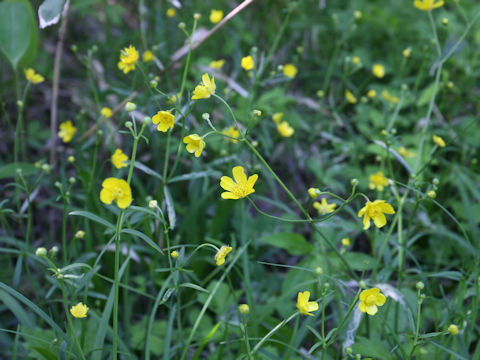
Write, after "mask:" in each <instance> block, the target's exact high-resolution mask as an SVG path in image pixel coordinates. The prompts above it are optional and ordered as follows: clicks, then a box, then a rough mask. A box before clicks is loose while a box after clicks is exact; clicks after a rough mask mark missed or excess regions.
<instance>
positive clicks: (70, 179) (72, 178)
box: [68, 176, 77, 185]
mask: <svg viewBox="0 0 480 360" xmlns="http://www.w3.org/2000/svg"><path fill="white" fill-rule="evenodd" d="M68 182H69V183H70V184H72V185H73V184H75V183H76V182H77V180H75V178H74V177H73V176H72V177H70V178H68Z"/></svg>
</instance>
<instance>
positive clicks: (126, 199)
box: [100, 177, 132, 209]
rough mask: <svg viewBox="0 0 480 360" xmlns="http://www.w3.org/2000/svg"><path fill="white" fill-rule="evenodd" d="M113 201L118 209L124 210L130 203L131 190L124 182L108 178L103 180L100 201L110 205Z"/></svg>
mask: <svg viewBox="0 0 480 360" xmlns="http://www.w3.org/2000/svg"><path fill="white" fill-rule="evenodd" d="M114 200H115V201H116V203H117V206H118V207H119V208H120V209H126V208H127V207H129V206H130V203H131V202H132V189H131V188H130V185H128V183H127V182H126V181H125V180H123V179H117V178H114V177H109V178H106V179H105V180H103V183H102V191H100V201H101V202H103V203H104V204H107V205H110V204H111V203H112V202H113V201H114Z"/></svg>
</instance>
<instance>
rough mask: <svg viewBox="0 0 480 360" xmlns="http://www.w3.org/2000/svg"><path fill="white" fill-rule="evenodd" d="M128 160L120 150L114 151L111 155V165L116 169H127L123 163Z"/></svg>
mask: <svg viewBox="0 0 480 360" xmlns="http://www.w3.org/2000/svg"><path fill="white" fill-rule="evenodd" d="M127 160H128V156H127V155H125V154H124V153H123V151H122V150H121V149H117V150H115V152H114V153H113V155H112V163H113V166H115V167H116V168H117V169H120V168H123V167H127V166H128V164H125V161H127Z"/></svg>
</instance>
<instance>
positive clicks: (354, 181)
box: [350, 179, 358, 186]
mask: <svg viewBox="0 0 480 360" xmlns="http://www.w3.org/2000/svg"><path fill="white" fill-rule="evenodd" d="M350 184H351V185H352V186H358V179H352V180H350Z"/></svg>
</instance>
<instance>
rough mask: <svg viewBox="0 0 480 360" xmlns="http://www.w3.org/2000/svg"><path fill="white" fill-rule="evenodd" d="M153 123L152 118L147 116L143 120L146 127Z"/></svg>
mask: <svg viewBox="0 0 480 360" xmlns="http://www.w3.org/2000/svg"><path fill="white" fill-rule="evenodd" d="M151 122H152V118H151V117H150V116H145V117H144V118H143V123H144V124H145V125H148V124H150V123H151Z"/></svg>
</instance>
